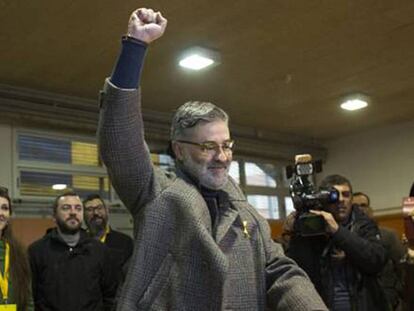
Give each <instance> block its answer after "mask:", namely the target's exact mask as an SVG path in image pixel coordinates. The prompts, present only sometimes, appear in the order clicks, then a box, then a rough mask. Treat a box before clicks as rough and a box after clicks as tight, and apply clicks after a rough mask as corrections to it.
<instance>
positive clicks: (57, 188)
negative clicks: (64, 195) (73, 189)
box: [52, 184, 67, 190]
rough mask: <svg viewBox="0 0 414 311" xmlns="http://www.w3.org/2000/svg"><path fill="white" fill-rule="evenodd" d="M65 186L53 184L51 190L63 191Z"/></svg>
mask: <svg viewBox="0 0 414 311" xmlns="http://www.w3.org/2000/svg"><path fill="white" fill-rule="evenodd" d="M66 187H67V186H66V185H65V184H54V185H53V186H52V189H53V190H63V189H66Z"/></svg>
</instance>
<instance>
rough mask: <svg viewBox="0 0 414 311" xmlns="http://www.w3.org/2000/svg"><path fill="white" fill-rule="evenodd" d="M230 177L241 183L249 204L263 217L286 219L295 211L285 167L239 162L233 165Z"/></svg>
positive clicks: (272, 164)
mask: <svg viewBox="0 0 414 311" xmlns="http://www.w3.org/2000/svg"><path fill="white" fill-rule="evenodd" d="M230 175H231V176H232V177H233V178H235V179H236V180H237V181H238V182H239V185H240V187H241V188H242V190H243V191H244V192H245V194H246V196H247V200H248V201H249V203H250V204H251V205H252V206H253V207H255V208H256V210H257V211H258V212H259V213H260V214H261V215H262V216H263V217H265V218H270V219H280V218H284V217H286V215H287V214H288V213H289V212H290V211H291V209H293V205H292V202H291V199H290V196H289V188H288V185H289V181H288V180H286V177H285V174H284V166H282V165H277V164H274V163H261V162H252V161H244V160H238V161H234V162H233V163H232V166H231V168H230Z"/></svg>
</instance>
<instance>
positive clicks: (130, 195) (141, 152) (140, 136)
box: [98, 9, 167, 215]
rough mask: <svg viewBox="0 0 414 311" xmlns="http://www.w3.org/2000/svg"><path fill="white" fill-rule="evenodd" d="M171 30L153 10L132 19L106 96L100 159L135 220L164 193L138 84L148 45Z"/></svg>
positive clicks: (103, 96) (103, 98) (135, 14)
mask: <svg viewBox="0 0 414 311" xmlns="http://www.w3.org/2000/svg"><path fill="white" fill-rule="evenodd" d="M166 25H167V20H166V19H165V18H164V17H162V15H161V13H159V12H154V11H153V10H151V9H138V10H136V11H134V12H133V13H132V14H131V17H130V19H129V22H128V31H127V36H125V37H124V38H123V41H122V50H121V53H120V56H119V59H118V61H117V63H116V65H115V68H114V71H113V73H112V75H111V78H110V79H109V80H107V81H106V83H105V86H104V90H103V92H102V93H101V99H100V105H101V111H100V121H99V127H98V141H99V150H100V154H101V157H102V160H103V162H104V163H105V165H106V166H107V168H108V174H109V176H110V178H111V181H112V184H113V185H114V188H115V190H116V191H117V193H118V195H119V197H120V198H121V200H122V201H123V202H124V204H125V205H126V206H127V207H128V208H129V209H130V211H131V213H132V214H133V215H135V214H136V213H138V211H139V209H140V207H142V206H143V205H145V203H146V202H148V201H150V200H151V199H152V198H153V197H154V195H155V193H156V192H157V191H158V190H159V189H158V185H157V182H156V181H155V180H154V171H153V167H152V164H151V160H150V154H149V150H148V148H147V145H146V143H145V140H144V127H143V120H142V112H141V102H140V91H139V88H138V85H139V78H140V73H141V68H142V64H143V59H144V55H145V50H146V48H147V45H148V44H149V43H151V42H152V41H154V40H156V39H157V38H159V37H161V36H162V34H163V33H164V31H165V28H166Z"/></svg>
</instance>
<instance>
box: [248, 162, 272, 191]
mask: <svg viewBox="0 0 414 311" xmlns="http://www.w3.org/2000/svg"><path fill="white" fill-rule="evenodd" d="M245 171H246V184H247V185H251V186H263V187H273V188H276V180H275V178H274V177H273V176H274V174H275V169H274V166H273V165H271V164H264V165H262V167H260V166H258V165H257V164H256V163H251V162H247V163H246V164H245ZM272 175H273V176H272Z"/></svg>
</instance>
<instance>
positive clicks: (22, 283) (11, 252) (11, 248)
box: [0, 187, 33, 311]
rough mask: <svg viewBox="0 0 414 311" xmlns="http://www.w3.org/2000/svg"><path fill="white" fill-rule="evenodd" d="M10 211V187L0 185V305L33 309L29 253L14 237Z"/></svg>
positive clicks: (18, 309)
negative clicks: (8, 188)
mask: <svg viewBox="0 0 414 311" xmlns="http://www.w3.org/2000/svg"><path fill="white" fill-rule="evenodd" d="M11 213H12V206H11V200H10V197H9V194H8V191H7V188H4V187H0V305H7V304H10V305H15V307H14V308H13V307H12V306H10V310H17V311H27V310H33V302H32V297H31V284H30V267H29V262H28V258H27V253H26V251H25V249H24V248H23V246H22V245H21V244H20V243H19V242H18V241H17V240H16V239H15V237H14V236H13V233H12V230H11V226H10V223H9V220H10V216H11ZM8 310H9V309H8Z"/></svg>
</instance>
